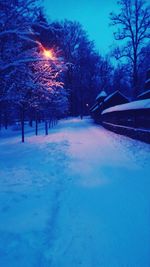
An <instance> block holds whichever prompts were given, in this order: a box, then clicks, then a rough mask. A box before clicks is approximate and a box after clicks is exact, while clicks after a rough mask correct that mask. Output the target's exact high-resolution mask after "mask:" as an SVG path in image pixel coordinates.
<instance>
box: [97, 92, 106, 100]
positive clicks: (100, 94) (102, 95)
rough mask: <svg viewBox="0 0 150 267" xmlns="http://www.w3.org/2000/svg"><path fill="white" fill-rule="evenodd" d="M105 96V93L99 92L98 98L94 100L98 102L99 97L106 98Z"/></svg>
mask: <svg viewBox="0 0 150 267" xmlns="http://www.w3.org/2000/svg"><path fill="white" fill-rule="evenodd" d="M106 96H107V94H106V92H105V91H104V90H103V91H101V92H100V93H99V94H98V96H97V97H96V100H98V99H99V98H100V97H106Z"/></svg>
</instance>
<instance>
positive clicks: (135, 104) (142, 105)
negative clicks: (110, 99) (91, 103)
mask: <svg viewBox="0 0 150 267" xmlns="http://www.w3.org/2000/svg"><path fill="white" fill-rule="evenodd" d="M147 108H150V99H143V100H136V101H132V102H130V103H126V104H121V105H117V106H113V107H111V108H107V109H105V110H104V111H103V112H102V114H105V113H109V112H114V111H123V110H133V109H147Z"/></svg>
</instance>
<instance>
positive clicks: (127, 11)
mask: <svg viewBox="0 0 150 267" xmlns="http://www.w3.org/2000/svg"><path fill="white" fill-rule="evenodd" d="M118 4H119V5H120V13H119V14H115V13H111V14H110V19H111V25H113V26H118V29H117V31H116V32H114V36H115V39H116V40H126V41H127V42H126V43H125V42H123V44H124V45H123V46H122V47H121V48H116V49H115V56H116V58H117V59H120V58H122V57H127V58H128V59H129V60H130V62H131V71H132V81H133V96H134V97H135V96H136V95H137V93H138V66H139V63H140V62H139V61H140V56H141V53H142V48H143V47H144V46H145V45H146V42H147V41H148V39H149V38H150V7H149V6H147V5H146V2H145V1H144V0H120V1H119V2H118Z"/></svg>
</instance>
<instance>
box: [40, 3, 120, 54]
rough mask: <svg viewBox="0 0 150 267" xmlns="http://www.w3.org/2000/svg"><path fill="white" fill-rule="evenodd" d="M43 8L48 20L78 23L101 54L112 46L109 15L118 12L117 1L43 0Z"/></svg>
mask: <svg viewBox="0 0 150 267" xmlns="http://www.w3.org/2000/svg"><path fill="white" fill-rule="evenodd" d="M44 7H45V11H46V14H47V17H48V18H49V19H50V20H62V19H69V20H76V21H79V22H80V23H81V24H82V25H83V28H84V29H85V30H86V31H87V33H88V35H89V38H90V40H93V41H95V46H96V49H97V50H98V51H99V52H100V53H101V54H106V53H107V52H108V51H109V49H110V46H112V45H113V44H114V38H113V31H114V29H113V27H110V26H109V23H110V20H109V14H110V12H112V11H117V10H118V5H117V0H44Z"/></svg>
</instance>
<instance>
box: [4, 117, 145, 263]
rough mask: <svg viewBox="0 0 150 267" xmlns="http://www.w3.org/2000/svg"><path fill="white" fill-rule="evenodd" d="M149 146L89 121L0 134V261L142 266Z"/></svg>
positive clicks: (67, 121)
mask: <svg viewBox="0 0 150 267" xmlns="http://www.w3.org/2000/svg"><path fill="white" fill-rule="evenodd" d="M149 191H150V146H149V145H147V144H144V143H142V142H138V141H134V140H131V139H128V138H126V137H122V136H119V135H116V134H114V133H111V132H108V131H107V130H105V129H103V128H102V127H100V126H95V125H93V124H92V123H91V121H90V120H83V121H80V120H78V119H69V120H64V121H62V122H60V123H59V125H58V126H57V127H56V129H54V130H52V132H51V134H50V135H49V136H47V137H45V136H42V135H41V136H38V137H32V136H30V135H29V136H28V138H27V142H26V143H25V144H21V143H20V142H19V140H18V138H16V137H13V138H5V139H2V140H0V267H77V266H82V267H149V266H150V193H149Z"/></svg>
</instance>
